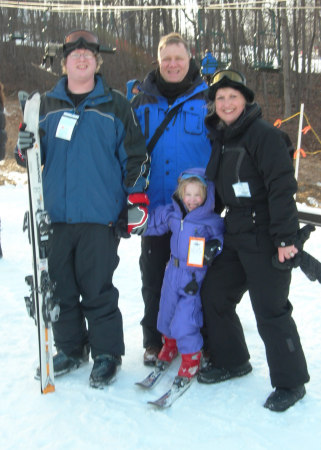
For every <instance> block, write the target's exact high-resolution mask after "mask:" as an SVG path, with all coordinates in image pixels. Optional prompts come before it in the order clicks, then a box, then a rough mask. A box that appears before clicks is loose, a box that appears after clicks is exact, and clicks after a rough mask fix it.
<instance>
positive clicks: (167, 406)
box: [147, 400, 172, 409]
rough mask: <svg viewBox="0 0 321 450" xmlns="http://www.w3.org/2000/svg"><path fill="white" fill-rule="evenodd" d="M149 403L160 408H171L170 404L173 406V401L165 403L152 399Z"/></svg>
mask: <svg viewBox="0 0 321 450" xmlns="http://www.w3.org/2000/svg"><path fill="white" fill-rule="evenodd" d="M147 403H148V404H149V405H152V406H155V407H156V408H158V409H166V408H169V407H170V406H172V403H163V402H158V401H157V400H156V401H152V400H150V401H149V402H147Z"/></svg>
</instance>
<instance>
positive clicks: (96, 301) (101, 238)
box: [49, 223, 124, 358]
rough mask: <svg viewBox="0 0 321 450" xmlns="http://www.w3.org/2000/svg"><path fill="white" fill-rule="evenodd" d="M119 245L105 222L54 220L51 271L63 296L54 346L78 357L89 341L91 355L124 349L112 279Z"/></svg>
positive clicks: (119, 351) (114, 353)
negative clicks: (101, 223) (61, 222)
mask: <svg viewBox="0 0 321 450" xmlns="http://www.w3.org/2000/svg"><path fill="white" fill-rule="evenodd" d="M118 245H119V239H117V238H116V237H115V233H114V230H113V228H110V227H107V226H104V225H99V224H87V223H85V224H75V225H69V224H53V239H52V242H51V246H50V251H49V274H50V278H51V280H52V281H55V282H56V283H57V286H56V291H55V295H56V296H57V297H58V298H59V299H60V317H59V320H58V321H57V322H56V323H54V324H53V334H54V340H55V345H56V347H57V348H59V349H61V350H63V351H64V352H65V353H66V354H67V355H69V356H80V355H81V354H82V349H83V346H84V345H86V344H88V343H89V344H90V349H91V355H92V357H93V358H94V357H95V356H97V355H101V354H106V353H107V354H113V355H123V354H124V339H123V323H122V316H121V312H120V310H119V308H118V290H117V289H116V288H115V287H114V286H113V283H112V278H113V274H114V271H115V269H116V267H117V265H118V262H119V257H118V255H117V249H118ZM86 320H87V324H88V328H87V326H86Z"/></svg>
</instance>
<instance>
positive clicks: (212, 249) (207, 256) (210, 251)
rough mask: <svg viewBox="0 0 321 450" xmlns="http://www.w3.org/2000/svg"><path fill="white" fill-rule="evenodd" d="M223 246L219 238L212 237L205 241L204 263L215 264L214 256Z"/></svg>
mask: <svg viewBox="0 0 321 450" xmlns="http://www.w3.org/2000/svg"><path fill="white" fill-rule="evenodd" d="M221 249H222V246H221V243H220V241H219V240H218V239H212V240H210V241H207V242H206V243H205V250H204V264H206V265H207V266H211V265H212V264H213V261H214V258H215V256H216V255H217V253H218V252H219V251H221Z"/></svg>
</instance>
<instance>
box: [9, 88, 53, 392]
mask: <svg viewBox="0 0 321 450" xmlns="http://www.w3.org/2000/svg"><path fill="white" fill-rule="evenodd" d="M18 97H19V101H20V105H21V108H22V111H23V114H24V123H25V124H26V130H28V131H31V132H33V134H34V138H35V142H34V144H33V147H32V148H30V149H29V150H27V156H26V165H27V174H28V195H29V210H28V211H27V212H26V214H25V218H24V225H23V229H24V231H25V230H28V236H29V242H30V244H31V248H32V267H33V274H32V275H28V276H27V277H26V278H25V281H26V283H27V284H28V286H29V288H30V295H29V297H25V302H26V307H27V311H28V314H29V315H30V316H31V317H32V318H33V319H34V320H35V323H36V326H37V331H38V347H39V368H40V388H41V392H42V393H43V394H47V393H49V392H54V390H55V383H54V369H53V354H52V336H51V324H52V322H55V321H56V320H58V317H59V304H58V300H57V299H55V297H54V288H55V286H54V283H52V282H51V281H50V278H49V273H48V259H47V256H48V244H49V240H50V237H51V234H52V229H51V222H50V218H49V215H48V213H47V212H46V211H45V209H44V201H43V189H42V170H41V154H40V137H39V109H40V94H39V92H35V93H34V94H32V95H31V96H30V97H29V96H28V94H27V93H26V92H24V91H19V93H18Z"/></svg>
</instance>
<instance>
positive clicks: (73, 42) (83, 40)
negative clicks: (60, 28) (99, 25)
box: [63, 30, 100, 58]
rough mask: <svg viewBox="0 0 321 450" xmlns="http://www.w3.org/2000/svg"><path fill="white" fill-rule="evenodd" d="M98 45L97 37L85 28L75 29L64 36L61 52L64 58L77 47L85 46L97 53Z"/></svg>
mask: <svg viewBox="0 0 321 450" xmlns="http://www.w3.org/2000/svg"><path fill="white" fill-rule="evenodd" d="M99 47H100V45H99V41H98V37H97V36H96V35H95V34H94V33H92V32H91V31H87V30H75V31H71V32H70V33H69V34H67V36H66V37H65V42H64V45H63V53H64V57H65V58H66V57H67V56H68V55H69V53H71V52H73V51H74V50H76V49H78V48H86V49H87V50H90V51H92V52H93V53H98V52H99Z"/></svg>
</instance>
